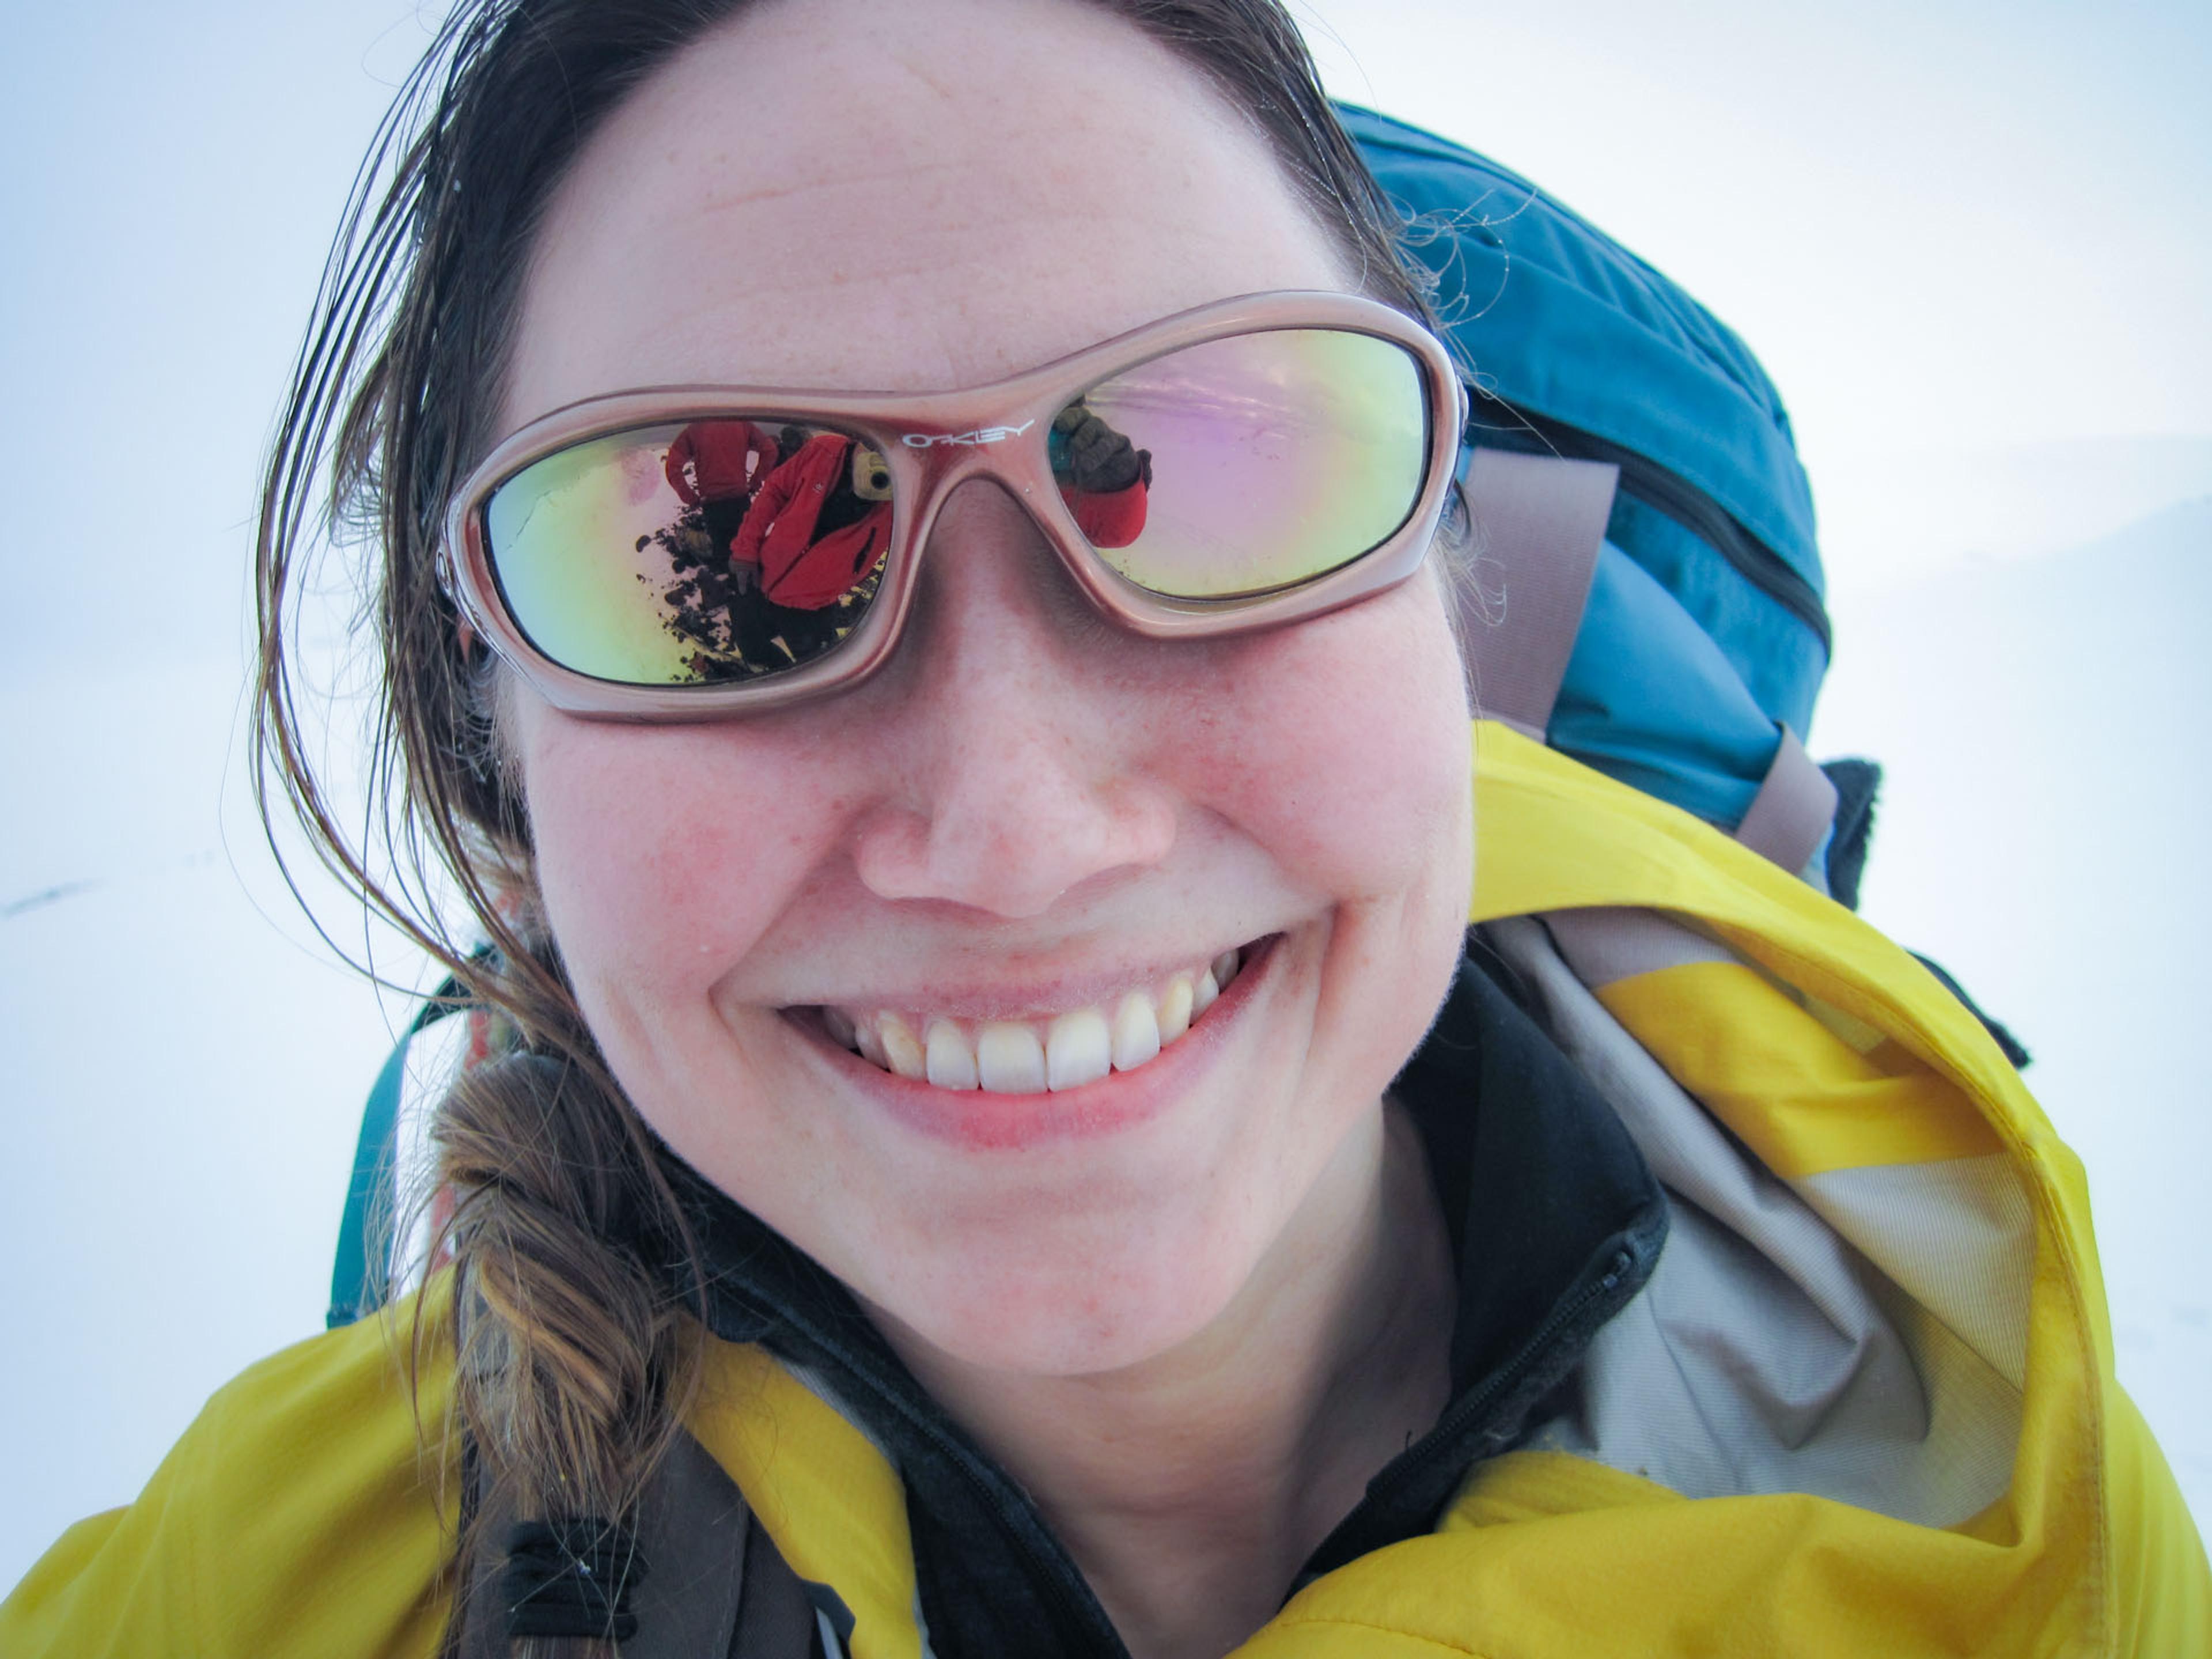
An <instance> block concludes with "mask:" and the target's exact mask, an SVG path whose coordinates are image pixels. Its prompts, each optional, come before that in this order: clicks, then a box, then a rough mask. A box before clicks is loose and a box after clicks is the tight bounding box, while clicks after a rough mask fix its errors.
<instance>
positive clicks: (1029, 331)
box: [505, 0, 1347, 427]
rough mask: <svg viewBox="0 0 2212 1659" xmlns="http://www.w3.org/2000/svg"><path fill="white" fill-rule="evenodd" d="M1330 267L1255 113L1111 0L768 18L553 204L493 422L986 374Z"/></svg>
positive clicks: (662, 79)
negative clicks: (1252, 118)
mask: <svg viewBox="0 0 2212 1659" xmlns="http://www.w3.org/2000/svg"><path fill="white" fill-rule="evenodd" d="M1342 264H1343V261H1342V259H1341V258H1340V256H1339V255H1338V254H1337V252H1335V249H1334V246H1333V245H1332V244H1331V242H1330V240H1328V237H1327V236H1326V235H1325V234H1323V233H1322V231H1321V229H1320V228H1319V227H1318V226H1317V225H1316V223H1315V222H1314V220H1313V218H1312V216H1311V215H1310V213H1309V212H1308V211H1307V210H1305V208H1304V205H1303V204H1302V203H1301V202H1300V201H1299V200H1298V199H1297V197H1296V196H1295V194H1294V193H1293V192H1292V191H1291V188H1290V186H1289V185H1288V184H1287V182H1286V181H1285V179H1284V178H1283V176H1282V174H1281V171H1280V169H1279V167H1278V166H1277V165H1276V163H1275V161H1274V160H1273V155H1272V154H1271V153H1270V151H1269V150H1268V149H1267V146H1266V144H1265V143H1264V141H1263V140H1262V139H1261V137H1259V136H1258V134H1257V132H1256V131H1255V130H1254V129H1253V127H1252V126H1251V125H1250V124H1249V122H1247V121H1246V120H1245V119H1244V118H1243V117H1242V116H1241V115H1240V114H1239V112H1237V111H1235V110H1234V109H1232V108H1231V107H1230V106H1228V105H1227V104H1226V103H1225V101H1224V100H1222V98H1221V97H1220V95H1219V94H1218V93H1216V92H1215V91H1214V90H1213V89H1212V87H1211V85H1210V84H1209V83H1208V82H1206V81H1205V80H1204V79H1203V78H1202V77H1201V76H1200V75H1199V74H1198V73H1197V72H1196V71H1195V70H1192V69H1191V68H1189V67H1188V65H1186V64H1183V63H1182V61H1181V60H1179V59H1177V58H1175V57H1173V56H1172V55H1171V54H1170V53H1169V52H1166V50H1165V49H1164V48H1163V47H1161V46H1158V44H1156V43H1155V42H1152V40H1148V39H1146V37H1144V36H1143V35H1142V34H1140V33H1138V32H1137V31H1136V30H1135V29H1134V28H1133V27H1132V26H1130V25H1128V24H1127V23H1126V22H1123V21H1121V20H1119V19H1116V18H1115V17H1113V16H1111V15H1109V14H1107V13H1105V12H1103V11H1101V10H1098V9H1094V8H1091V7H1088V6H1083V5H1079V4H1074V3H1068V0H941V3H933V4H931V5H930V6H927V7H888V8H886V7H882V6H879V5H878V6H866V5H861V4H857V3H848V0H809V3H805V4H786V5H781V6H776V7H773V8H770V9H767V10H764V11H762V12H759V13H756V14H750V15H744V16H742V17H740V18H739V19H738V20H737V21H735V22H733V23H732V24H730V25H727V26H725V27H722V28H720V29H718V30H717V31H715V32H714V33H712V34H709V35H708V36H707V37H705V38H703V39H702V40H701V41H699V42H698V43H697V44H696V45H695V46H691V47H690V48H689V49H687V50H686V51H685V52H684V53H683V54H681V55H680V56H679V57H678V58H677V59H676V60H675V61H674V62H673V63H671V64H670V66H669V67H668V68H667V69H665V70H663V71H662V72H661V73H660V74H659V76H656V77H655V78H654V79H653V80H652V81H651V82H647V85H646V86H645V87H643V88H641V90H640V91H639V92H638V94H635V96H634V97H633V98H632V99H631V100H629V102H628V103H627V104H626V105H624V106H623V107H622V108H621V109H619V110H618V111H617V112H615V114H614V116H613V117H612V118H611V120H610V121H609V123H608V125H606V126H605V129H604V130H602V131H600V132H599V134H598V135H596V136H595V137H594V138H593V139H592V142H591V143H589V144H587V145H586V148H585V149H584V151H583V153H582V154H581V155H580V157H579V159H578V161H577V164H576V166H575V167H574V169H573V170H572V172H571V173H570V174H569V176H568V178H567V179H565V180H564V181H563V183H562V185H561V186H560V188H559V189H558V190H557V191H556V192H555V195H554V197H553V200H552V202H551V203H550V210H549V212H548V215H547V219H546V223H545V228H544V231H543V233H542V234H541V236H540V239H539V242H538V247H537V249H536V250H535V255H534V258H533V261H532V271H531V275H530V278H529V281H528V283H527V285H526V293H525V303H524V309H523V314H522V318H521V327H520V334H519V337H518V339H517V346H516V352H515V357H514V361H513V366H512V370H511V373H510V377H509V384H508V388H507V392H508V396H507V410H506V414H507V421H506V422H505V423H506V424H507V426H509V427H512V426H513V425H514V424H518V423H520V422H521V421H524V420H526V419H529V418H531V417H532V416H534V415H536V414H539V413H542V412H544V410H548V409H551V408H555V407H557V406H559V405H560V404H564V403H567V402H570V401H573V400H574V399H575V398H580V397H586V396H591V395H593V394H595V393H599V392H606V391H611V390H614V389H617V388H619V387H622V386H639V385H649V384H657V383H669V382H684V381H720V382H737V383H752V384H775V385H787V386H823V387H842V388H847V389H854V390H862V389H878V390H892V391H920V390H933V389H939V388H945V387H949V386H964V385H974V384H977V383H979V382H981V381H985V380H994V379H997V378H1000V377H1001V376H1003V375H1005V374H1010V373H1012V372H1013V371H1015V370H1018V369H1020V368H1028V367H1030V366H1031V365H1033V364H1036V363H1037V362H1044V361H1047V360H1048V359H1050V358H1053V357H1055V356H1060V355H1062V354H1064V353H1065V352H1067V351H1069V350H1073V349H1076V348H1077V347H1079V346H1082V345H1086V344H1089V343H1091V342H1093V341H1095V340H1097V339H1101V338H1103V337H1107V336H1108V335H1110V334H1114V333H1116V332H1119V331H1121V330H1122V329H1125V328H1127V327H1131V326H1133V325H1136V324H1138V323H1140V322H1145V321H1148V320H1150V319H1153V318H1155V317H1159V316H1164V315H1166V314H1169V313H1172V312H1175V311H1178V310H1182V309H1184V308H1187V307H1190V306H1193V305H1196V304H1200V303H1203V302H1204V301H1208V300H1212V299H1218V298H1220V297H1223V296H1224V295H1231V294H1237V293H1247V292H1254V291H1257V290H1261V289H1279V288H1334V287H1344V286H1346V285H1347V283H1346V277H1345V273H1344V272H1343V270H1342Z"/></svg>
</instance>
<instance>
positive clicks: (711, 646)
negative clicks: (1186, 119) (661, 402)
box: [483, 416, 891, 686]
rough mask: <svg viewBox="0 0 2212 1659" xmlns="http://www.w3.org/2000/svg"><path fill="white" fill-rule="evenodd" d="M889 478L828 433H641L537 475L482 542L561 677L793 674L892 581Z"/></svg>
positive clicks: (695, 678) (491, 521) (748, 425)
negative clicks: (887, 561)
mask: <svg viewBox="0 0 2212 1659" xmlns="http://www.w3.org/2000/svg"><path fill="white" fill-rule="evenodd" d="M890 524H891V484H890V468H889V467H888V466H887V465H885V464H884V458H883V456H882V455H881V454H879V453H877V452H876V451H874V450H872V449H871V448H869V447H868V446H867V445H866V443H865V442H864V441H861V440H860V439H857V438H854V437H853V436H851V435H848V434H845V433H842V432H838V431H835V430H833V429H831V428H826V427H818V426H799V425H793V424H789V423H785V422H775V421H759V422H756V421H751V420H746V419H743V418H738V417H735V416H730V417H723V418H717V419H713V420H699V421H693V422H689V423H684V424H671V425H665V426H653V427H642V428H635V429H634V430H631V431H627V432H618V433H615V434H612V435H609V436H605V437H600V438H593V439H591V440H589V441H586V442H583V443H580V444H575V445H573V446H571V447H568V448H567V449H563V450H561V451H559V452H557V453H555V454H551V455H548V456H546V457H545V458H544V459H541V460H538V461H535V462H532V464H531V465H529V466H527V467H525V468H524V469H523V470H522V471H520V472H518V473H516V474H515V475H514V476H513V477H511V478H509V479H507V481H506V482H505V483H502V484H501V485H500V487H499V488H498V489H496V490H495V491H494V492H493V494H492V495H491V498H490V500H489V501H488V502H487V503H486V505H485V507H484V513H483V532H484V536H485V541H486V546H487V548H488V550H489V555H490V565H491V569H492V574H493V577H494V579H495V580H496V581H497V583H498V585H499V589H500V592H501V597H502V598H503V599H505V601H506V605H507V612H508V614H509V615H510V616H511V617H513V619H514V622H515V624H516V626H517V627H519V628H520V629H521V630H522V632H523V634H524V635H526V637H527V638H528V639H529V641H530V642H531V644H532V645H533V646H535V647H537V648H538V651H540V652H541V653H544V655H545V656H546V657H547V658H549V659H551V660H552V661H554V662H556V663H558V664H559V665H561V666H562V667H563V668H567V669H569V670H571V671H574V672H575V673H579V674H586V675H589V676H590V677H592V678H594V679H601V680H611V681H614V682H617V684H623V685H652V686H668V685H708V684H728V683H731V682H741V681H747V680H756V679H761V678H766V677H768V676H770V675H774V674H779V673H785V672H787V671H790V670H791V669H793V668H795V667H799V666H801V665H805V664H806V663H810V662H813V661H816V660H817V659H820V658H822V657H823V656H825V655H827V654H828V653H829V652H830V651H833V650H835V649H836V646H837V644H838V642H839V641H842V639H844V638H845V636H846V635H848V634H849V633H851V632H852V630H853V629H854V628H855V627H857V626H858V625H859V623H860V618H861V617H863V616H865V615H866V612H867V609H868V606H869V605H870V604H871V603H872V602H873V600H874V599H875V596H876V590H877V588H878V585H879V584H880V583H881V581H882V580H883V569H884V554H885V551H886V550H887V549H888V548H889V547H890Z"/></svg>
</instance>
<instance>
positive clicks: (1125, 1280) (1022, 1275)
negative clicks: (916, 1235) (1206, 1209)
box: [862, 1233, 1256, 1377]
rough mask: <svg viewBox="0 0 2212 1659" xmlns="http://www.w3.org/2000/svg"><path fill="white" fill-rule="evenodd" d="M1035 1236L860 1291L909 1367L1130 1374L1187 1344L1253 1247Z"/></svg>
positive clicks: (1248, 1265) (1217, 1307)
mask: <svg viewBox="0 0 2212 1659" xmlns="http://www.w3.org/2000/svg"><path fill="white" fill-rule="evenodd" d="M1157 1239H1158V1234H1157V1233H1155V1234H1154V1235H1153V1236H1152V1241H1148V1242H1149V1243H1153V1245H1154V1247H1153V1248H1149V1249H1132V1248H1129V1246H1128V1243H1127V1240H1126V1239H1125V1240H1124V1242H1123V1243H1121V1245H1120V1246H1119V1247H1118V1248H1117V1247H1115V1246H1114V1245H1112V1244H1108V1245H1106V1246H1105V1247H1104V1248H1097V1247H1094V1246H1092V1245H1091V1244H1087V1243H1073V1242H1071V1243H1059V1242H1052V1241H1044V1240H1035V1239H1032V1240H1030V1241H1029V1242H1028V1243H1027V1244H1026V1246H1024V1247H1019V1248H1018V1255H996V1254H994V1255H991V1256H989V1257H985V1256H984V1255H981V1253H979V1252H977V1251H975V1250H974V1249H968V1248H963V1249H959V1250H957V1252H952V1253H951V1254H950V1255H949V1258H948V1259H946V1260H943V1261H933V1262H930V1263H927V1264H923V1263H914V1264H912V1266H913V1267H914V1268H915V1271H914V1272H912V1273H909V1274H902V1276H901V1278H900V1279H899V1281H898V1282H897V1283H896V1284H893V1285H884V1286H882V1287H880V1288H879V1290H878V1294H877V1295H876V1296H868V1295H866V1294H863V1296H862V1300H863V1302H865V1303H866V1304H867V1305H868V1307H869V1310H870V1312H871V1314H872V1316H874V1318H875V1319H876V1321H877V1323H878V1326H879V1328H882V1329H883V1330H884V1333H885V1334H886V1335H887V1336H888V1337H889V1338H890V1341H891V1344H892V1346H894V1347H896V1348H897V1349H898V1350H899V1352H900V1353H901V1354H902V1357H903V1358H906V1360H907V1361H908V1364H910V1365H913V1366H914V1367H915V1370H918V1371H921V1372H922V1373H924V1374H925V1375H927V1374H928V1373H930V1372H932V1371H934V1370H941V1369H942V1368H943V1367H945V1366H946V1365H948V1364H949V1365H952V1366H957V1367H959V1368H962V1369H964V1370H972V1371H981V1372H992V1373H999V1374H1004V1375H1008V1376H1032V1377H1075V1376H1097V1375H1100V1374H1103V1373H1108V1372H1113V1371H1120V1370H1128V1369H1130V1368H1132V1367H1135V1366H1141V1365H1143V1364H1146V1362H1148V1361H1151V1360H1155V1359H1158V1358H1162V1357H1163V1356H1164V1355H1167V1354H1170V1353H1172V1352H1175V1351H1176V1350H1177V1349H1180V1348H1182V1347H1183V1346H1185V1345H1187V1344H1188V1343H1190V1342H1191V1341H1193V1340H1194V1339H1196V1338H1198V1337H1199V1336H1200V1334H1202V1333H1203V1332H1205V1331H1206V1329H1207V1328H1210V1327H1212V1325H1213V1324H1214V1323H1215V1322H1217V1321H1218V1320H1219V1319H1220V1318H1221V1317H1222V1316H1224V1314H1225V1312H1226V1311H1227V1310H1228V1309H1229V1307H1230V1305H1231V1303H1232V1302H1234V1301H1235V1299H1236V1297H1237V1291H1238V1290H1239V1289H1240V1288H1241V1287H1242V1286H1243V1285H1244V1284H1246V1283H1247V1282H1248V1281H1249V1279H1250V1277H1251V1273H1252V1269H1253V1267H1254V1265H1255V1264H1254V1262H1253V1261H1249V1260H1246V1259H1245V1257H1246V1255H1248V1254H1256V1253H1249V1252H1243V1251H1238V1250H1236V1249H1223V1248H1221V1246H1220V1244H1219V1243H1218V1240H1217V1241H1216V1243H1214V1244H1213V1245H1212V1247H1211V1248H1207V1249H1200V1248H1196V1247H1191V1248H1188V1249H1176V1250H1172V1251H1163V1250H1161V1249H1158V1248H1157Z"/></svg>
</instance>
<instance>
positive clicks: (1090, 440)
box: [1067, 413, 1152, 495]
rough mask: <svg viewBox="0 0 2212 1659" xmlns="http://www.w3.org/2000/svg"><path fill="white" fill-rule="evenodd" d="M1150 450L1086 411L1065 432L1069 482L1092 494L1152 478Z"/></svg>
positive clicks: (1101, 493)
mask: <svg viewBox="0 0 2212 1659" xmlns="http://www.w3.org/2000/svg"><path fill="white" fill-rule="evenodd" d="M1067 471H1068V478H1069V482H1071V483H1073V484H1074V486H1075V487H1076V488H1077V489H1080V490H1083V491H1085V493H1087V494H1090V495H1114V494H1115V493H1116V492H1117V491H1120V490H1124V489H1127V488H1128V487H1129V486H1130V485H1131V484H1133V483H1136V482H1137V481H1138V480H1139V478H1143V479H1146V480H1149V479H1150V478H1151V477H1152V452H1151V451H1150V450H1148V449H1139V448H1138V447H1136V446H1134V445H1133V444H1132V443H1131V442H1130V441H1128V440H1127V438H1125V437H1123V436H1122V435H1121V434H1120V433H1118V432H1116V431H1115V429H1114V428H1112V427H1110V426H1109V425H1107V424H1106V422H1103V421H1102V420H1100V419H1099V418H1098V417H1097V416H1096V415H1091V414H1088V413H1086V414H1085V416H1083V418H1082V419H1081V420H1080V421H1079V422H1077V423H1076V424H1075V426H1074V427H1073V428H1072V429H1070V430H1069V432H1068V434H1067Z"/></svg>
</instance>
